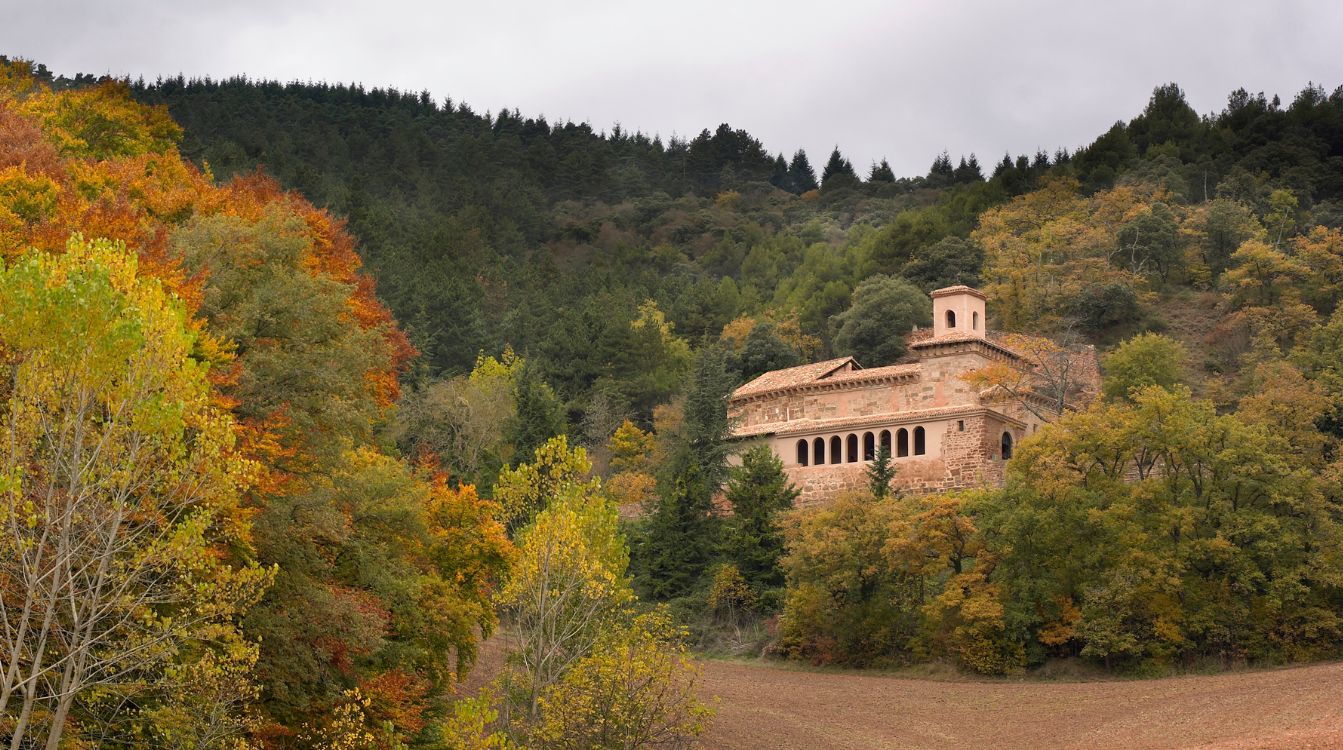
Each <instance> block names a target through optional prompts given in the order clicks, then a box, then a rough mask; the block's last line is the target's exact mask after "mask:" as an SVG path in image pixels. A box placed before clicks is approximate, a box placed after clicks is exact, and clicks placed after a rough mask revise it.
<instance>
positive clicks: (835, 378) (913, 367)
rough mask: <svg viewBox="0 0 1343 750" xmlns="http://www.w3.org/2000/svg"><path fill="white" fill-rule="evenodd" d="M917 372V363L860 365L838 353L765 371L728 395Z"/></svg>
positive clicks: (850, 382)
mask: <svg viewBox="0 0 1343 750" xmlns="http://www.w3.org/2000/svg"><path fill="white" fill-rule="evenodd" d="M845 365H852V367H850V368H845ZM918 373H919V366H918V365H917V364H904V365H887V366H885V367H871V368H868V369H863V366H862V365H860V364H858V363H857V362H856V361H854V359H853V357H840V358H839V359H830V360H826V361H825V362H816V363H814V364H810V365H799V366H798V367H789V368H787V369H785V370H774V371H773V372H767V373H765V374H764V375H761V376H760V377H758V378H756V379H755V380H752V381H751V382H749V383H747V384H746V385H743V386H742V387H740V388H738V389H737V390H735V391H733V393H732V398H734V399H740V398H749V397H751V396H760V395H762V394H767V393H777V392H779V391H784V390H788V389H789V388H798V387H803V386H829V385H835V386H840V385H859V384H862V383H867V382H876V381H881V380H887V379H890V378H900V377H909V376H916V375H918Z"/></svg>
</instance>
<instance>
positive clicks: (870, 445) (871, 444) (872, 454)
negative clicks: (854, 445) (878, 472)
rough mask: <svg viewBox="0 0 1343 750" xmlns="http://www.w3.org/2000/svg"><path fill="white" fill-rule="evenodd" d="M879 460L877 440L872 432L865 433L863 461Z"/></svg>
mask: <svg viewBox="0 0 1343 750" xmlns="http://www.w3.org/2000/svg"><path fill="white" fill-rule="evenodd" d="M876 458H877V440H876V436H874V435H873V434H872V433H870V432H864V433H863V460H864V461H873V460H876Z"/></svg>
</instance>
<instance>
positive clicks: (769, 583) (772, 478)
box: [724, 445, 889, 590]
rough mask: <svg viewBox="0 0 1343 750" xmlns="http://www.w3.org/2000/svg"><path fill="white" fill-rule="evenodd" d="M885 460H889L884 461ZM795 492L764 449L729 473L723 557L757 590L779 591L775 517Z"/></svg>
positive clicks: (745, 456) (744, 458) (779, 553)
mask: <svg viewBox="0 0 1343 750" xmlns="http://www.w3.org/2000/svg"><path fill="white" fill-rule="evenodd" d="M888 458H889V456H888ZM797 496H798V490H797V488H796V487H794V486H793V485H792V484H791V483H789V481H788V476H787V475H786V474H784V473H783V462H782V461H780V460H779V459H778V458H777V457H776V456H775V455H774V451H772V450H770V448H769V446H767V445H757V446H755V447H754V448H751V449H750V450H748V451H747V452H746V453H744V454H742V457H741V466H740V467H738V468H735V469H733V470H732V476H731V478H730V479H729V480H728V487H727V500H728V502H729V503H731V504H732V518H731V520H730V521H728V528H727V540H726V544H725V545H724V547H725V552H726V553H727V556H728V558H729V559H731V561H732V562H733V563H734V564H735V565H736V566H737V569H738V570H739V571H741V574H742V577H743V578H745V579H746V582H747V583H748V584H750V585H751V586H752V587H753V588H755V589H757V590H759V589H763V588H770V587H775V586H782V585H783V570H782V569H781V568H780V567H779V559H780V558H781V557H783V535H782V533H781V531H780V529H779V523H778V516H779V513H780V512H782V511H785V510H788V509H789V508H792V507H793V501H794V500H796V499H797Z"/></svg>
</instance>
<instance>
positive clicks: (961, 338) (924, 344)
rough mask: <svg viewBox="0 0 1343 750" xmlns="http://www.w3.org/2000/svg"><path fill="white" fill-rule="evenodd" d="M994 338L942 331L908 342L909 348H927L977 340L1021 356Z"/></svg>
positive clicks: (1005, 352) (1002, 351) (993, 347)
mask: <svg viewBox="0 0 1343 750" xmlns="http://www.w3.org/2000/svg"><path fill="white" fill-rule="evenodd" d="M994 338H995V337H993V336H990V337H987V338H986V337H984V336H980V335H979V334H975V333H944V334H942V335H941V336H928V337H927V338H920V339H919V340H918V341H912V342H910V344H909V348H910V349H927V348H929V347H933V346H941V345H943V344H960V343H964V342H970V341H978V342H980V343H982V344H984V345H985V346H987V347H989V348H990V349H994V350H996V351H998V352H1000V353H1002V354H1005V355H1007V356H1009V357H1012V358H1013V359H1021V358H1022V357H1021V355H1020V354H1018V353H1017V352H1015V351H1013V350H1011V349H1009V348H1008V347H1006V346H1003V345H1002V344H1000V343H998V342H997V341H994V340H993V339H994Z"/></svg>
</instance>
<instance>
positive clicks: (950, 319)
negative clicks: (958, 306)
mask: <svg viewBox="0 0 1343 750" xmlns="http://www.w3.org/2000/svg"><path fill="white" fill-rule="evenodd" d="M955 327H956V311H955V310H947V328H955Z"/></svg>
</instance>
